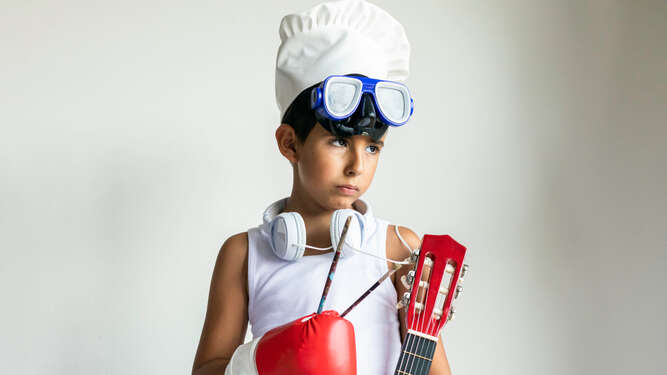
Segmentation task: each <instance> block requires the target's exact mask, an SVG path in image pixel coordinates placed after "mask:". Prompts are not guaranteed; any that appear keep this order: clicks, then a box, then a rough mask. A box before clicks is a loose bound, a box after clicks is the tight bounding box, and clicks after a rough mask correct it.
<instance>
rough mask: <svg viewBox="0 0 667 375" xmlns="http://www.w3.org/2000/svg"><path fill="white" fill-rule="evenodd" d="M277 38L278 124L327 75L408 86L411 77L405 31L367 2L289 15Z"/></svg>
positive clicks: (346, 1) (351, 0)
mask: <svg viewBox="0 0 667 375" xmlns="http://www.w3.org/2000/svg"><path fill="white" fill-rule="evenodd" d="M279 34H280V40H281V44H280V47H279V48H278V54H277V56H276V78H275V79H276V102H277V103H278V108H279V109H280V118H283V115H284V114H285V111H286V110H287V108H288V107H289V105H290V103H292V101H293V100H294V99H295V98H296V97H297V95H299V93H300V92H301V91H303V90H304V89H306V88H307V87H309V86H312V85H314V84H315V83H317V82H320V81H322V80H324V79H325V78H326V77H327V76H329V75H334V74H340V75H342V74H350V73H358V74H363V75H365V76H368V77H371V78H376V79H387V80H393V81H405V80H406V79H407V77H408V74H409V59H410V43H409V42H408V38H407V36H406V34H405V29H404V28H403V26H402V25H401V24H400V23H399V22H398V21H397V20H396V19H394V18H393V17H392V16H391V15H390V14H389V13H387V12H386V11H385V10H383V9H381V8H379V7H378V6H376V5H373V4H371V3H368V2H367V1H364V0H340V1H331V2H326V3H322V4H319V5H317V6H315V7H313V8H311V9H309V10H307V11H304V12H301V13H296V14H288V15H286V16H285V17H283V19H282V21H281V22H280V28H279Z"/></svg>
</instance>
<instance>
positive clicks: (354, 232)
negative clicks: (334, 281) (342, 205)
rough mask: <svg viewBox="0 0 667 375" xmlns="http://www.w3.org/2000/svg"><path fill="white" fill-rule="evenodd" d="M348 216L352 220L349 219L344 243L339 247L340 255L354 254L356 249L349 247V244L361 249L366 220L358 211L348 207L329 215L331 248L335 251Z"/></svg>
mask: <svg viewBox="0 0 667 375" xmlns="http://www.w3.org/2000/svg"><path fill="white" fill-rule="evenodd" d="M348 216H352V220H351V221H350V226H349V227H348V228H347V235H345V243H344V244H343V248H342V249H341V252H342V254H341V255H342V256H352V255H354V254H356V251H354V250H352V249H350V247H349V246H353V247H356V248H357V249H361V248H362V247H363V246H364V240H365V238H364V236H365V227H366V221H365V218H364V216H363V215H362V214H360V213H359V212H358V211H355V210H352V209H349V208H346V209H342V210H336V211H334V213H333V215H331V224H330V225H329V232H330V235H331V246H333V250H334V251H336V249H337V248H338V240H339V239H340V236H341V234H343V228H344V227H345V221H346V220H347V218H348Z"/></svg>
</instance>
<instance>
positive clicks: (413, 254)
mask: <svg viewBox="0 0 667 375" xmlns="http://www.w3.org/2000/svg"><path fill="white" fill-rule="evenodd" d="M419 250H420V249H415V250H414V251H413V252H411V253H410V262H411V263H414V264H417V261H418V260H419Z"/></svg>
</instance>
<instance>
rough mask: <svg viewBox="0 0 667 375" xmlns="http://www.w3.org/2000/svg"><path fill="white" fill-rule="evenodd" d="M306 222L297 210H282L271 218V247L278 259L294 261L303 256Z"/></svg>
mask: <svg viewBox="0 0 667 375" xmlns="http://www.w3.org/2000/svg"><path fill="white" fill-rule="evenodd" d="M305 243H306V224H305V223H304V222H303V218H302V217H301V215H299V213H297V212H283V213H281V214H279V215H278V216H276V217H275V218H273V220H271V248H272V249H273V253H274V254H276V256H277V257H278V258H280V259H283V260H287V261H290V262H294V261H297V260H299V259H300V258H301V257H302V256H303V252H304V250H305V248H304V247H303V246H295V245H303V244H305Z"/></svg>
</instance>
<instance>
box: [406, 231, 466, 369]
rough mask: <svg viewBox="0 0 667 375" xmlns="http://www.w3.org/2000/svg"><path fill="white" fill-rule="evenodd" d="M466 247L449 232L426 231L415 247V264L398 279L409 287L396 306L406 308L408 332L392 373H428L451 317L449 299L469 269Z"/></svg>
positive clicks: (450, 299)
mask: <svg viewBox="0 0 667 375" xmlns="http://www.w3.org/2000/svg"><path fill="white" fill-rule="evenodd" d="M465 253H466V248H465V247H463V246H462V245H461V244H459V243H458V242H456V241H454V239H453V238H452V237H450V236H448V235H443V236H435V235H430V234H426V235H424V238H423V240H422V245H421V249H420V250H418V255H417V254H414V255H413V256H414V257H417V256H418V261H417V266H416V268H415V270H412V271H410V272H408V274H407V276H403V277H402V278H401V282H403V284H404V285H405V286H406V287H407V288H408V289H410V292H407V293H405V294H404V295H403V298H402V299H401V301H400V302H399V307H401V306H402V307H407V309H408V310H407V317H406V320H407V322H406V323H407V325H406V326H407V327H408V332H407V335H406V336H405V341H403V347H402V348H401V356H400V357H399V359H398V364H397V365H396V371H395V372H394V374H395V375H428V372H429V369H430V368H431V361H432V360H433V353H434V352H435V347H436V345H437V343H438V335H439V334H440V330H441V329H442V327H444V325H445V323H447V322H448V321H450V320H451V319H452V318H453V316H454V307H453V306H452V300H453V299H455V298H458V297H459V295H460V293H461V291H462V289H463V287H462V286H461V285H459V284H460V283H461V281H462V280H463V276H464V275H465V272H466V271H467V269H468V265H466V264H463V258H464V257H465Z"/></svg>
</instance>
